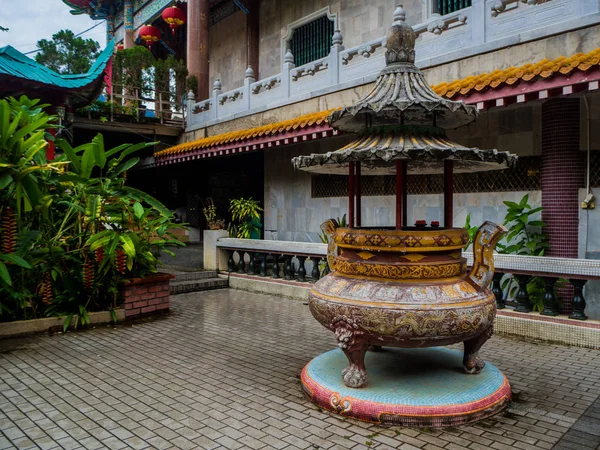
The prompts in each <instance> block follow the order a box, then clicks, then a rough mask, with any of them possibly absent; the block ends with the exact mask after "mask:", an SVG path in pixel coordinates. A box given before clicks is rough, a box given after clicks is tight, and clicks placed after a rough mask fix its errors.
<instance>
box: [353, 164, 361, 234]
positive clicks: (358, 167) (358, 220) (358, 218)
mask: <svg viewBox="0 0 600 450" xmlns="http://www.w3.org/2000/svg"><path fill="white" fill-rule="evenodd" d="M354 185H355V186H356V226H357V227H360V225H361V214H360V210H361V201H360V200H361V198H360V197H361V196H360V163H359V162H357V163H356V180H355V182H354Z"/></svg>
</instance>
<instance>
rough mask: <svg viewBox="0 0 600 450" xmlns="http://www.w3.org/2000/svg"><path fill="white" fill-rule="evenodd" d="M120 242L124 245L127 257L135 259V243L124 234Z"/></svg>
mask: <svg viewBox="0 0 600 450" xmlns="http://www.w3.org/2000/svg"><path fill="white" fill-rule="evenodd" d="M119 240H120V241H121V243H122V244H123V251H124V252H125V253H126V254H127V256H129V257H131V258H133V257H135V245H133V241H132V240H131V238H130V237H129V236H127V235H126V234H122V235H120V236H119Z"/></svg>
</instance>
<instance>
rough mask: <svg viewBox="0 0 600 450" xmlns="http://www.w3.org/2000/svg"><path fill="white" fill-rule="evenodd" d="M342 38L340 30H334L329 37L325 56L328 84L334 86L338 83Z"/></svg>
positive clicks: (342, 48) (342, 47)
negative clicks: (327, 51)
mask: <svg viewBox="0 0 600 450" xmlns="http://www.w3.org/2000/svg"><path fill="white" fill-rule="evenodd" d="M343 44H344V38H343V37H342V33H341V32H340V30H335V32H334V33H333V37H332V39H331V50H330V52H329V57H328V58H327V64H328V65H327V70H328V72H329V85H330V86H336V85H338V84H339V83H340V67H341V61H342V59H341V56H340V55H341V52H342V51H343V50H344V45H343Z"/></svg>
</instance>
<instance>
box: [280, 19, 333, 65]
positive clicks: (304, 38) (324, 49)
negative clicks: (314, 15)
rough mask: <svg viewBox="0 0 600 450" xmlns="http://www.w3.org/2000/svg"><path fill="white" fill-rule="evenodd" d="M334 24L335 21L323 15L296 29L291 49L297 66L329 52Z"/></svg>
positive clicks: (324, 55)
mask: <svg viewBox="0 0 600 450" xmlns="http://www.w3.org/2000/svg"><path fill="white" fill-rule="evenodd" d="M333 26H334V25H333V21H331V20H329V18H328V17H327V16H323V17H320V18H318V19H317V20H313V21H312V22H310V23H307V24H305V25H302V26H301V27H298V28H296V29H295V30H294V35H293V36H292V39H291V40H290V51H291V52H292V55H294V64H296V66H302V65H304V64H307V63H309V62H311V61H315V60H317V59H320V58H324V57H326V56H327V55H328V54H329V50H330V48H331V38H332V37H333V31H334V30H333Z"/></svg>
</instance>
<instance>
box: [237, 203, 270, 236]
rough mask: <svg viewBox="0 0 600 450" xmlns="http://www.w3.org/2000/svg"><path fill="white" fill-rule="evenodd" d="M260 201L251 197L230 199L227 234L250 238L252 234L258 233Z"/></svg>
mask: <svg viewBox="0 0 600 450" xmlns="http://www.w3.org/2000/svg"><path fill="white" fill-rule="evenodd" d="M262 210H263V209H262V208H261V207H260V202H259V201H257V200H253V199H252V198H248V199H245V198H239V199H232V200H231V201H230V203H229V212H230V213H231V219H232V220H233V222H232V223H230V224H229V234H230V235H231V236H235V237H237V238H241V239H250V237H251V236H252V235H253V234H255V235H256V234H260V212H261V211H262Z"/></svg>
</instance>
